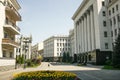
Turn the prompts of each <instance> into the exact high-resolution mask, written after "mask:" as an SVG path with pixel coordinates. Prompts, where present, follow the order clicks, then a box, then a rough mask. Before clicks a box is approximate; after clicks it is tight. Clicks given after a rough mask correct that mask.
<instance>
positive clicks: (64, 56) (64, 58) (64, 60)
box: [62, 52, 66, 62]
mask: <svg viewBox="0 0 120 80" xmlns="http://www.w3.org/2000/svg"><path fill="white" fill-rule="evenodd" d="M62 61H63V62H66V53H65V52H64V53H63V59H62Z"/></svg>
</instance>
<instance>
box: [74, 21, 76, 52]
mask: <svg viewBox="0 0 120 80" xmlns="http://www.w3.org/2000/svg"><path fill="white" fill-rule="evenodd" d="M76 33H77V31H76V22H74V42H75V43H74V46H75V53H76V50H77V49H76V47H77V45H76V44H77V37H76V36H77V34H76Z"/></svg>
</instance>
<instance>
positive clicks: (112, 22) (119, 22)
mask: <svg viewBox="0 0 120 80" xmlns="http://www.w3.org/2000/svg"><path fill="white" fill-rule="evenodd" d="M105 5H106V14H107V26H108V27H110V32H111V37H112V45H113V46H114V42H115V40H116V38H117V36H118V33H119V32H120V0H105Z"/></svg>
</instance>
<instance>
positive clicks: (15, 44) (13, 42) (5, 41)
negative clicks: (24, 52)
mask: <svg viewBox="0 0 120 80" xmlns="http://www.w3.org/2000/svg"><path fill="white" fill-rule="evenodd" d="M2 44H10V45H13V46H18V43H17V42H15V41H13V40H11V39H10V38H4V39H2Z"/></svg>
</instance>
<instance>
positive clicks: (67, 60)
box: [66, 52, 70, 62]
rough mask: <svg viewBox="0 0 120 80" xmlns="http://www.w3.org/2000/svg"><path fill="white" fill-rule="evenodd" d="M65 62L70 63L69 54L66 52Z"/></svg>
mask: <svg viewBox="0 0 120 80" xmlns="http://www.w3.org/2000/svg"><path fill="white" fill-rule="evenodd" d="M66 62H70V54H69V52H67V54H66Z"/></svg>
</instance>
